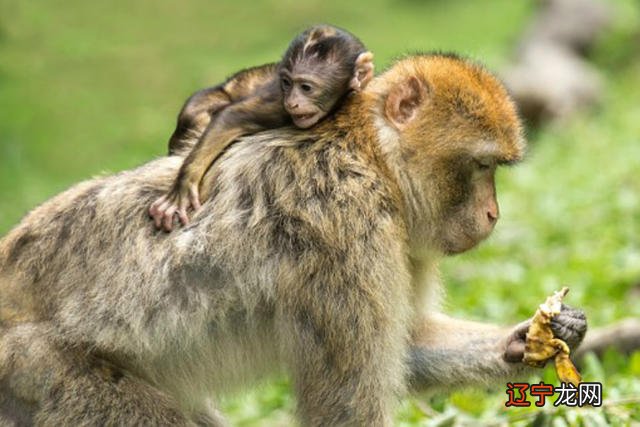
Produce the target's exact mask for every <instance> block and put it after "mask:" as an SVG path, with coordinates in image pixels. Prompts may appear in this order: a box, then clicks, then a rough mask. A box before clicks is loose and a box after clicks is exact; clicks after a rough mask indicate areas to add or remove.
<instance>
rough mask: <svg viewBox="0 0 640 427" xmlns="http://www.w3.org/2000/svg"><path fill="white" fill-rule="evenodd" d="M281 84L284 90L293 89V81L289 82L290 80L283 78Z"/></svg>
mask: <svg viewBox="0 0 640 427" xmlns="http://www.w3.org/2000/svg"><path fill="white" fill-rule="evenodd" d="M281 82H282V88H283V89H289V88H290V87H291V80H289V79H288V78H286V77H283V78H282V79H281Z"/></svg>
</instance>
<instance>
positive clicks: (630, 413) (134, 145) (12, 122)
mask: <svg viewBox="0 0 640 427" xmlns="http://www.w3.org/2000/svg"><path fill="white" fill-rule="evenodd" d="M611 4H612V5H615V6H616V8H617V10H618V16H617V21H616V22H617V24H616V26H615V28H614V29H613V30H612V31H611V33H610V34H609V35H608V36H607V37H606V38H605V39H604V40H603V42H602V43H601V45H600V46H598V48H597V49H596V51H595V53H594V55H593V58H592V59H593V60H594V61H595V64H596V65H597V66H598V67H600V69H601V70H603V72H604V73H605V76H606V96H605V99H604V102H603V104H602V105H601V106H600V108H598V109H595V110H592V111H587V112H585V113H584V114H582V115H580V116H578V117H576V118H575V119H573V120H572V121H570V122H569V123H566V124H563V125H562V126H550V127H547V128H545V129H542V130H540V131H538V132H535V133H533V132H531V133H530V150H529V151H530V153H529V156H528V159H527V161H526V162H525V163H523V164H522V165H519V166H517V167H515V168H511V169H508V170H505V171H503V172H501V174H500V176H499V182H498V192H499V197H500V203H501V210H502V219H501V221H500V223H499V225H498V227H497V229H496V231H495V233H494V235H493V236H492V237H491V238H490V239H489V240H488V241H487V242H486V243H485V244H483V245H481V247H480V248H479V249H478V250H475V251H473V252H472V253H469V254H465V255H462V256H459V257H456V258H453V259H449V260H447V261H446V262H445V263H444V265H443V279H444V280H445V281H446V282H447V284H448V289H449V297H448V300H447V311H449V312H451V313H453V314H456V315H460V316H465V317H473V318H477V319H482V320H491V321H495V322H500V323H505V324H513V323H516V322H518V321H520V320H522V319H523V318H526V317H529V316H531V315H532V314H533V312H534V311H535V308H536V307H537V305H538V304H539V303H540V302H541V301H542V300H544V298H545V297H546V295H548V294H550V293H551V292H552V291H554V290H557V289H559V288H560V287H561V286H562V285H564V284H566V285H568V286H569V287H570V289H571V292H570V293H569V295H568V296H567V299H566V301H567V303H568V304H571V305H574V306H578V307H581V308H583V309H585V311H586V312H587V314H588V316H589V321H590V325H591V326H592V327H593V326H599V325H604V324H607V323H610V322H613V321H615V320H617V319H620V318H623V317H628V316H634V317H638V316H640V179H639V178H640V176H639V173H640V104H639V103H638V99H640V55H639V54H638V50H637V46H638V43H639V40H640V38H639V36H638V23H639V22H640V18H639V15H640V14H639V12H638V7H637V3H634V1H633V0H619V1H617V2H611ZM532 6H533V0H527V1H510V0H491V1H488V0H487V1H482V2H479V1H475V2H471V1H463V0H452V1H435V0H431V1H417V0H395V1H394V0H371V1H368V2H360V1H353V2H345V1H338V0H322V1H321V0H313V1H309V2H300V1H293V0H282V1H276V0H259V1H255V2H248V1H247V2H242V1H237V0H236V1H231V0H224V1H217V2H213V3H212V2H206V1H204V0H190V1H186V2H180V3H176V2H171V1H168V0H135V1H125V0H115V1H110V2H86V1H80V0H65V1H61V0H49V1H47V2H29V1H19V2H10V1H9V0H0V112H1V113H0V195H2V198H1V199H0V233H4V232H6V231H7V230H9V228H10V227H12V226H13V225H14V224H16V223H17V221H18V220H19V218H20V217H21V216H22V215H24V214H25V213H26V211H27V210H28V209H30V208H32V207H34V206H35V205H37V204H38V203H40V202H42V201H44V200H46V199H47V198H49V197H51V196H52V195H54V194H55V193H57V192H59V191H61V190H63V189H65V188H66V187H68V186H69V185H71V184H73V183H74V182H77V181H79V180H81V179H85V178H88V177H90V176H92V175H95V174H99V173H103V172H107V173H108V172H115V171H118V170H122V169H125V168H129V167H132V166H135V165H137V164H140V163H143V162H145V161H147V160H148V159H149V158H151V157H153V156H160V155H163V154H164V153H165V150H166V142H167V140H168V137H169V135H170V133H171V131H172V130H173V125H174V120H175V116H176V114H177V112H178V110H179V108H180V105H181V103H182V102H183V101H184V99H185V98H186V97H187V96H188V95H189V94H190V93H191V92H193V91H194V90H196V89H198V88H201V87H204V86H207V85H210V84H213V83H216V82H218V81H220V80H222V79H223V78H224V77H225V76H226V75H228V74H230V73H232V72H233V71H236V70H237V69H239V68H242V67H246V66H250V65H255V64H259V63H264V62H270V61H274V60H277V59H278V57H279V55H280V54H281V52H282V51H283V49H284V48H285V46H286V44H287V42H288V41H289V39H290V38H291V37H292V36H293V35H294V34H295V33H296V32H298V31H299V30H301V29H303V28H304V27H305V26H307V25H309V24H312V23H317V22H330V23H333V24H336V25H340V26H343V27H345V28H348V29H349V30H351V31H352V32H354V33H355V34H357V35H358V36H360V37H361V39H362V40H363V41H364V42H365V43H366V44H367V45H368V46H369V47H370V49H371V50H372V51H373V52H374V53H375V55H376V65H377V67H378V70H380V69H382V68H384V67H385V66H386V65H387V64H389V63H390V62H391V61H392V59H393V58H394V57H396V56H398V55H401V54H403V53H405V52H408V51H427V50H433V49H441V50H456V51H459V52H462V53H464V54H467V55H469V56H471V57H473V58H477V59H479V60H481V61H482V62H484V63H487V64H488V65H489V66H490V67H492V68H494V69H497V68H499V67H500V66H501V65H503V64H505V62H506V61H507V58H508V55H509V53H510V51H511V49H512V44H513V42H514V41H515V40H516V39H517V36H518V34H519V32H520V31H521V30H522V27H523V25H524V24H525V22H526V19H527V18H528V17H529V14H530V11H531V10H532ZM583 374H584V377H585V379H587V380H589V381H599V382H602V383H603V385H604V398H605V401H606V402H607V403H606V405H605V406H604V407H603V408H599V409H588V408H582V409H568V408H565V407H560V408H553V407H552V406H550V405H547V407H545V408H544V410H541V409H538V408H525V409H521V408H517V409H514V408H505V407H504V403H505V401H506V393H505V391H504V389H503V388H502V387H498V388H492V389H491V390H490V391H485V390H478V389H474V390H463V391H459V392H455V393H453V394H451V395H449V396H445V395H437V396H431V397H425V396H418V397H414V398H410V399H405V400H404V401H403V402H402V404H401V408H400V410H399V412H398V416H397V422H398V425H401V426H417V425H420V426H428V425H434V426H435V425H438V426H445V425H485V424H487V425H489V424H492V425H496V424H514V425H554V426H563V425H570V426H574V425H584V426H591V425H629V424H634V423H640V412H639V411H640V410H639V409H638V408H639V407H640V402H638V398H640V381H639V380H638V378H639V377H640V353H636V354H635V355H633V356H632V357H630V358H625V357H622V356H620V355H617V354H614V353H607V354H606V355H605V357H604V358H603V360H602V361H599V360H597V359H596V358H593V357H592V358H588V359H587V361H586V362H585V366H584V367H583ZM541 379H543V380H544V381H545V382H551V383H556V379H555V375H554V374H553V372H552V371H551V370H550V368H548V369H546V370H544V371H543V372H541V376H540V377H539V378H534V379H531V382H534V381H540V380H541ZM505 388H506V387H505ZM289 389H290V388H289V385H288V383H287V382H286V381H279V382H275V383H268V384H266V385H264V386H261V387H258V388H256V389H255V390H254V391H252V392H251V393H247V394H244V395H243V396H241V397H240V396H238V397H234V398H229V399H225V400H224V401H223V409H224V410H225V412H226V413H227V414H228V415H229V417H230V419H231V420H232V421H233V423H234V424H235V425H239V426H258V425H264V426H272V425H289V424H290V423H291V419H292V418H291V417H292V413H293V407H294V402H293V398H292V397H291V394H290V391H289ZM633 399H635V400H633Z"/></svg>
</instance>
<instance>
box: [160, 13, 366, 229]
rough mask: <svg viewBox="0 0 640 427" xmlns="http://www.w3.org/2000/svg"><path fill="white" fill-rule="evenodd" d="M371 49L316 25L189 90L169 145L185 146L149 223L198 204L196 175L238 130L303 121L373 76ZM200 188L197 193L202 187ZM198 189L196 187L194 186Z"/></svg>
mask: <svg viewBox="0 0 640 427" xmlns="http://www.w3.org/2000/svg"><path fill="white" fill-rule="evenodd" d="M372 58H373V55H372V54H371V53H370V52H366V49H365V47H364V45H363V44H362V43H361V42H360V40H358V39H357V38H356V37H355V36H354V35H352V34H350V33H348V32H347V31H344V30H341V29H338V28H335V27H331V26H326V25H324V26H316V27H312V28H310V29H308V30H307V31H305V32H303V33H302V34H300V35H299V36H298V37H296V38H295V39H294V40H293V41H292V42H291V44H290V45H289V48H288V49H287V51H286V53H285V55H284V57H283V59H282V61H281V62H280V63H279V64H268V65H264V66H261V67H255V68H251V69H249V70H245V71H241V72H239V73H237V74H236V75H234V76H233V77H231V78H230V79H229V80H227V82H226V83H224V84H222V85H219V86H216V87H213V88H209V89H204V90H202V91H200V92H197V93H196V94H195V95H193V96H191V97H190V98H189V99H188V100H187V103H186V105H185V106H184V107H183V108H182V111H181V112H180V116H179V117H178V127H177V129H176V131H175V132H174V134H173V136H172V138H171V141H170V143H169V151H170V152H171V153H174V152H185V151H186V150H188V147H189V146H190V143H189V140H190V139H192V138H193V137H195V138H197V141H198V142H197V143H196V144H195V146H194V147H193V149H191V150H190V151H188V155H187V156H186V158H185V160H184V163H183V164H182V166H181V168H180V171H179V172H178V175H177V178H176V180H175V182H174V185H173V186H172V188H171V190H170V191H169V192H168V193H167V194H165V195H164V196H162V197H160V198H159V199H158V200H156V201H155V202H154V203H153V204H152V205H151V207H150V209H149V213H150V215H151V216H152V217H153V218H154V221H155V224H156V227H158V228H160V227H162V228H164V229H165V230H166V231H171V230H172V229H173V220H174V215H176V214H177V216H178V217H179V219H180V221H182V223H183V224H187V223H188V221H189V219H188V214H187V210H188V209H189V208H193V209H194V210H198V209H199V208H200V200H201V198H202V199H206V198H207V195H208V190H209V188H210V186H202V185H201V182H202V177H203V176H204V174H205V173H206V171H207V169H208V168H209V167H210V166H211V164H212V163H213V162H214V161H215V160H216V159H217V158H218V156H220V154H221V153H223V152H224V151H225V150H226V149H227V148H228V147H229V145H230V144H232V143H233V142H234V141H235V140H237V139H238V138H239V137H241V136H243V135H250V134H253V133H256V132H259V131H262V130H266V129H274V128H278V127H281V126H284V125H286V124H290V123H293V124H295V125H296V126H298V127H300V128H309V127H311V126H313V125H314V124H315V123H317V122H318V121H319V120H321V119H322V118H323V117H325V116H326V115H327V114H329V113H331V112H332V111H333V110H334V109H335V108H337V107H338V105H339V102H340V101H341V100H342V99H343V98H344V97H345V96H346V95H347V94H348V93H349V92H351V91H360V90H361V89H362V88H363V87H364V86H366V84H367V83H368V82H369V80H370V79H371V78H372V77H373V63H372ZM203 191H204V193H203ZM201 193H203V194H201Z"/></svg>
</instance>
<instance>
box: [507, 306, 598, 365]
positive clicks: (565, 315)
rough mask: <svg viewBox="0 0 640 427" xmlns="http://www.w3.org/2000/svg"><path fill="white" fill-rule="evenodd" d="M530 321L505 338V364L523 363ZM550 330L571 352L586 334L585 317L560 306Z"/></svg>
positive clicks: (578, 312)
mask: <svg viewBox="0 0 640 427" xmlns="http://www.w3.org/2000/svg"><path fill="white" fill-rule="evenodd" d="M532 320H533V319H529V320H526V321H524V322H522V323H520V324H518V325H517V326H516V327H515V328H514V329H513V331H512V332H511V334H510V335H509V337H508V338H507V344H506V350H505V352H504V356H503V357H504V360H506V361H507V362H512V363H517V362H522V361H523V358H524V353H525V342H526V338H527V332H528V331H529V327H530V326H531V323H532ZM551 330H552V331H553V335H554V337H555V338H558V339H560V340H562V341H564V342H565V343H567V345H568V346H569V348H570V349H571V350H574V349H576V348H577V347H578V346H579V345H580V343H581V342H582V339H583V338H584V336H585V334H586V332H587V317H586V316H585V314H584V312H583V311H582V310H579V309H575V308H572V307H569V306H568V305H566V304H562V307H561V309H560V312H559V313H558V314H556V315H555V316H553V318H552V320H551Z"/></svg>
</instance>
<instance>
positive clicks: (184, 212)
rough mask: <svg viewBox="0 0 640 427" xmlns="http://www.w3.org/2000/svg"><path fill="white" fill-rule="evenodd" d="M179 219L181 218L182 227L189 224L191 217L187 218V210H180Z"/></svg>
mask: <svg viewBox="0 0 640 427" xmlns="http://www.w3.org/2000/svg"><path fill="white" fill-rule="evenodd" d="M178 218H180V222H181V223H182V225H187V224H189V216H187V210H186V208H180V209H178Z"/></svg>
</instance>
